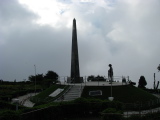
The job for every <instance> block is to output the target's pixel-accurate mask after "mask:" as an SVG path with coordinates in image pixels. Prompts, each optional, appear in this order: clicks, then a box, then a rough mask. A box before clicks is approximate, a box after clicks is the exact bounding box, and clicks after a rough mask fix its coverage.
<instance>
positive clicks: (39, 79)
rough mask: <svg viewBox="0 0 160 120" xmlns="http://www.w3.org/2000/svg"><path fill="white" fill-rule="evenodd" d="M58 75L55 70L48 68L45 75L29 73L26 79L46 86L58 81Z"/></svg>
mask: <svg viewBox="0 0 160 120" xmlns="http://www.w3.org/2000/svg"><path fill="white" fill-rule="evenodd" d="M58 77H59V75H58V74H57V73H56V72H54V71H51V70H49V71H48V72H47V73H46V74H45V75H43V74H36V75H30V76H29V77H28V79H29V81H31V82H36V84H47V86H50V85H51V84H53V83H56V82H58Z"/></svg>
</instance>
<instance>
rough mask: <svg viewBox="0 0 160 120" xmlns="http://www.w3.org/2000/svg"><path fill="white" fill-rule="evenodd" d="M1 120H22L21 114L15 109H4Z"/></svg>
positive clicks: (0, 113) (0, 116)
mask: <svg viewBox="0 0 160 120" xmlns="http://www.w3.org/2000/svg"><path fill="white" fill-rule="evenodd" d="M0 120H20V115H19V113H18V112H15V111H11V110H4V111H1V112H0Z"/></svg>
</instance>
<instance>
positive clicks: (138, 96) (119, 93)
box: [81, 85, 157, 103]
mask: <svg viewBox="0 0 160 120" xmlns="http://www.w3.org/2000/svg"><path fill="white" fill-rule="evenodd" d="M96 90H102V95H100V96H89V91H96ZM110 96H111V87H110V86H86V87H85V88H84V90H83V93H82V96H81V97H84V98H90V97H91V98H100V99H108V97H110ZM112 96H113V97H114V100H116V101H120V102H123V103H135V102H146V101H150V100H155V99H157V98H156V97H155V96H153V95H152V94H150V93H148V92H146V91H144V90H142V89H139V88H137V87H134V86H130V85H124V86H113V87H112Z"/></svg>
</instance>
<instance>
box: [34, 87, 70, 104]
mask: <svg viewBox="0 0 160 120" xmlns="http://www.w3.org/2000/svg"><path fill="white" fill-rule="evenodd" d="M58 88H62V89H67V87H66V86H65V85H57V84H55V85H52V86H51V87H49V88H48V89H46V90H44V91H43V92H41V93H39V94H38V95H36V96H34V97H32V98H31V101H32V102H34V103H37V102H41V101H45V102H47V101H50V100H51V99H53V97H49V95H50V94H51V93H53V92H54V91H55V90H57V89H58Z"/></svg>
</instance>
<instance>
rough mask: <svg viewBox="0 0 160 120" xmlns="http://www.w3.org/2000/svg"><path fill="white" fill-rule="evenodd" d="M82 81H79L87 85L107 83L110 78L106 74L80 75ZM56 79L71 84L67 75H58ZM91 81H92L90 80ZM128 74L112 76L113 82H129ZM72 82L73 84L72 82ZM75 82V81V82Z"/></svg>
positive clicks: (61, 82)
mask: <svg viewBox="0 0 160 120" xmlns="http://www.w3.org/2000/svg"><path fill="white" fill-rule="evenodd" d="M81 78H82V80H83V82H82V83H80V84H81V85H83V86H89V85H97V86H99V85H107V84H109V83H110V80H109V78H108V77H106V76H96V77H94V76H92V77H91V76H83V77H81ZM58 81H59V82H60V84H64V85H70V84H71V82H70V81H71V80H70V77H68V76H60V77H59V78H58ZM91 81H92V82H91ZM129 82H130V80H129V76H113V83H117V85H118V84H119V85H125V84H126V83H129ZM72 84H75V83H74V82H73V83H72ZM76 84H77V83H76Z"/></svg>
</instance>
